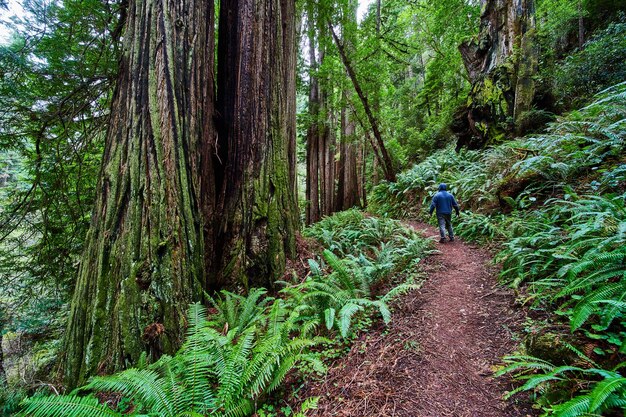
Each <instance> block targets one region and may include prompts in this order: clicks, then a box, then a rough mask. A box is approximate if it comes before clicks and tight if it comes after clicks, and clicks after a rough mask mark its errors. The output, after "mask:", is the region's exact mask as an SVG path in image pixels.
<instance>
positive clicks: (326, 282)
mask: <svg viewBox="0 0 626 417" xmlns="http://www.w3.org/2000/svg"><path fill="white" fill-rule="evenodd" d="M304 234H305V236H307V237H309V238H313V239H316V240H317V241H319V242H320V243H321V244H322V245H323V246H324V247H325V248H326V249H324V250H323V252H322V253H321V254H320V255H319V256H317V257H316V258H315V259H308V261H307V262H308V273H307V274H306V276H297V274H295V273H294V275H293V278H292V279H291V280H289V281H288V282H280V283H278V284H279V286H280V287H281V289H280V290H279V291H278V292H276V293H274V294H269V293H268V292H267V291H266V290H265V289H262V288H256V289H251V290H250V291H249V292H248V293H247V294H244V295H241V294H235V293H231V292H228V291H222V292H221V293H220V294H217V295H215V296H213V297H209V296H207V298H208V300H209V304H210V305H209V308H207V307H205V306H202V305H200V304H193V305H191V306H190V308H189V316H188V322H189V326H188V330H187V338H186V340H185V343H184V345H183V347H182V348H181V349H180V350H179V352H178V353H177V354H176V355H174V356H167V355H164V356H161V358H160V359H159V360H157V361H156V362H153V363H148V361H147V360H146V356H144V357H143V358H142V360H141V362H140V363H139V364H137V366H136V367H134V368H131V369H128V370H126V371H123V372H120V373H117V374H114V375H110V376H102V377H95V378H93V379H92V380H91V381H90V382H89V383H88V384H87V385H86V386H84V387H80V388H78V389H76V390H74V391H73V392H72V393H70V394H69V395H43V394H40V395H36V396H33V397H31V398H28V399H27V400H25V401H23V404H22V406H23V408H22V410H21V412H20V413H19V414H18V415H23V416H66V417H68V416H81V417H85V416H93V417H98V416H122V415H124V416H126V415H135V416H140V415H145V416H148V415H150V416H190V417H191V416H204V415H211V416H249V415H252V414H253V413H257V415H259V416H273V415H276V413H277V412H278V411H280V412H281V413H283V414H286V415H292V416H304V415H306V411H307V410H308V409H310V408H315V406H316V402H317V400H316V399H315V398H311V399H306V400H305V401H304V402H303V405H302V406H301V409H300V410H291V409H290V408H289V409H286V408H285V407H282V408H281V407H279V406H278V405H276V404H272V401H270V402H269V403H268V402H267V400H268V398H271V394H272V393H275V392H281V391H283V390H285V387H283V384H284V380H285V377H286V376H287V374H288V373H290V372H291V374H292V375H295V379H294V380H303V379H304V378H305V377H310V376H312V375H314V374H323V373H324V372H325V369H326V365H325V359H327V358H329V357H332V356H334V355H336V354H337V352H341V351H343V350H344V349H345V346H349V344H350V342H351V340H352V339H353V338H354V337H355V334H356V333H358V332H359V331H366V330H367V327H368V325H369V324H371V323H372V322H373V320H376V319H377V317H381V318H382V320H383V321H384V322H385V323H389V321H390V320H391V312H390V307H389V302H390V301H391V300H392V299H393V298H394V297H396V296H398V295H400V294H402V293H405V292H407V291H410V290H412V289H414V288H416V287H417V286H418V284H419V274H418V270H417V265H418V263H419V261H420V259H421V258H422V257H423V256H425V255H426V254H428V253H429V251H430V250H431V249H432V248H431V245H432V243H430V242H429V241H427V240H425V239H423V238H421V237H419V236H418V235H417V234H416V233H415V232H414V231H412V230H410V229H407V228H405V227H403V226H402V225H401V224H400V223H399V222H398V221H395V220H391V219H386V218H376V217H366V216H365V215H364V214H363V213H361V212H359V211H357V210H349V211H346V212H342V213H338V214H336V215H334V216H332V217H328V218H325V219H324V220H322V221H321V222H319V223H318V224H315V225H313V226H312V227H310V228H309V229H307V230H305V232H304ZM392 277H393V279H392ZM398 277H400V278H398ZM294 372H295V374H294ZM285 391H286V390H285ZM293 395H295V394H293ZM274 403H275V402H274Z"/></svg>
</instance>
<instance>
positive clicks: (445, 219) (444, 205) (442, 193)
mask: <svg viewBox="0 0 626 417" xmlns="http://www.w3.org/2000/svg"><path fill="white" fill-rule="evenodd" d="M447 188H448V186H447V185H446V184H443V183H442V184H439V191H437V194H435V196H434V197H433V201H432V203H430V215H431V216H432V215H433V211H434V210H435V209H436V210H437V221H438V222H439V234H440V235H441V239H440V240H439V243H445V242H446V230H447V231H448V237H449V238H450V242H454V231H453V230H452V209H453V208H454V210H455V211H456V215H457V216H459V215H460V213H459V205H458V204H457V203H456V200H455V199H454V196H453V195H452V194H450V193H449V192H447V191H446V189H447Z"/></svg>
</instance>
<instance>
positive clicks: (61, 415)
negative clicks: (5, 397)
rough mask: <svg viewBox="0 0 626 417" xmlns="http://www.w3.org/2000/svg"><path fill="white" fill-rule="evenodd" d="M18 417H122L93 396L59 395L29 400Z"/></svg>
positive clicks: (25, 402) (24, 403)
mask: <svg viewBox="0 0 626 417" xmlns="http://www.w3.org/2000/svg"><path fill="white" fill-rule="evenodd" d="M23 405H24V409H23V410H22V411H21V412H20V413H19V414H18V416H24V417H26V416H29V417H85V416H90V417H121V416H122V414H120V413H118V412H115V411H113V410H111V409H110V408H109V407H107V406H105V405H103V404H100V402H99V401H98V399H97V398H94V397H92V396H87V397H78V396H75V395H59V396H49V397H37V398H29V399H27V400H25V401H24V402H23Z"/></svg>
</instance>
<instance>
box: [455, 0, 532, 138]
mask: <svg viewBox="0 0 626 417" xmlns="http://www.w3.org/2000/svg"><path fill="white" fill-rule="evenodd" d="M535 38H536V33H535V7H534V1H533V0H481V23H480V33H479V34H478V35H476V36H475V37H474V38H473V39H471V40H469V41H467V42H464V43H463V44H461V45H460V46H459V51H460V52H461V56H462V57H463V62H464V64H465V67H466V69H467V72H468V74H469V77H470V80H471V82H472V88H471V91H470V95H469V98H468V103H469V104H468V106H467V108H464V109H463V110H462V111H460V112H458V114H457V116H456V120H455V123H454V125H453V130H454V131H455V133H456V134H457V136H458V137H459V141H458V145H459V146H464V147H468V148H480V147H483V146H485V145H490V144H493V143H495V142H498V141H501V140H503V139H504V138H506V137H507V136H508V135H510V134H513V133H515V132H516V124H515V122H516V121H517V120H518V118H519V116H520V115H521V114H522V113H524V112H526V111H527V110H529V109H530V108H531V106H532V101H533V98H534V94H535V82H534V76H535V75H536V73H537V70H538V51H537V45H536V39H535Z"/></svg>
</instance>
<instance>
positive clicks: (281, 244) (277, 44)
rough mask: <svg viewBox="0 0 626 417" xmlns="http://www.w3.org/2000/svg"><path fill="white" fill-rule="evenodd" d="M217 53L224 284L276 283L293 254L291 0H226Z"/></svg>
mask: <svg viewBox="0 0 626 417" xmlns="http://www.w3.org/2000/svg"><path fill="white" fill-rule="evenodd" d="M219 34H220V35H219V36H220V40H219V48H220V50H219V51H218V57H219V58H218V110H219V114H220V116H221V119H220V122H219V147H220V149H222V150H223V151H222V152H223V153H224V154H225V155H226V159H227V160H228V164H227V165H226V169H225V173H224V180H223V182H222V184H221V186H220V189H219V195H220V196H219V203H218V208H219V211H220V212H221V213H223V219H222V221H221V222H220V229H219V232H218V240H219V241H220V242H223V245H224V246H223V251H222V254H221V256H220V259H219V260H220V261H221V266H220V268H219V272H218V275H217V283H218V286H224V285H227V286H232V285H233V284H234V283H237V282H244V284H246V285H255V286H271V285H272V283H273V280H274V279H275V278H277V277H279V276H280V275H282V273H283V271H284V267H285V260H286V257H287V256H293V255H294V252H295V233H296V231H297V229H298V217H297V202H296V196H295V194H294V183H293V181H294V179H293V178H291V172H292V171H295V167H294V166H293V161H292V160H291V159H290V156H289V150H290V149H293V143H292V141H293V140H294V139H293V138H292V137H289V135H293V134H294V133H295V112H294V108H295V106H294V104H293V102H292V100H293V99H294V97H288V96H287V94H289V93H290V92H293V89H294V88H295V87H294V85H293V84H292V81H289V82H286V80H291V79H292V78H293V79H295V66H294V65H293V64H294V62H295V61H294V60H295V57H294V56H293V54H295V48H294V47H292V46H291V45H287V44H286V42H293V41H294V40H295V4H294V2H293V0H256V1H255V0H222V3H221V6H220V27H219Z"/></svg>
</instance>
